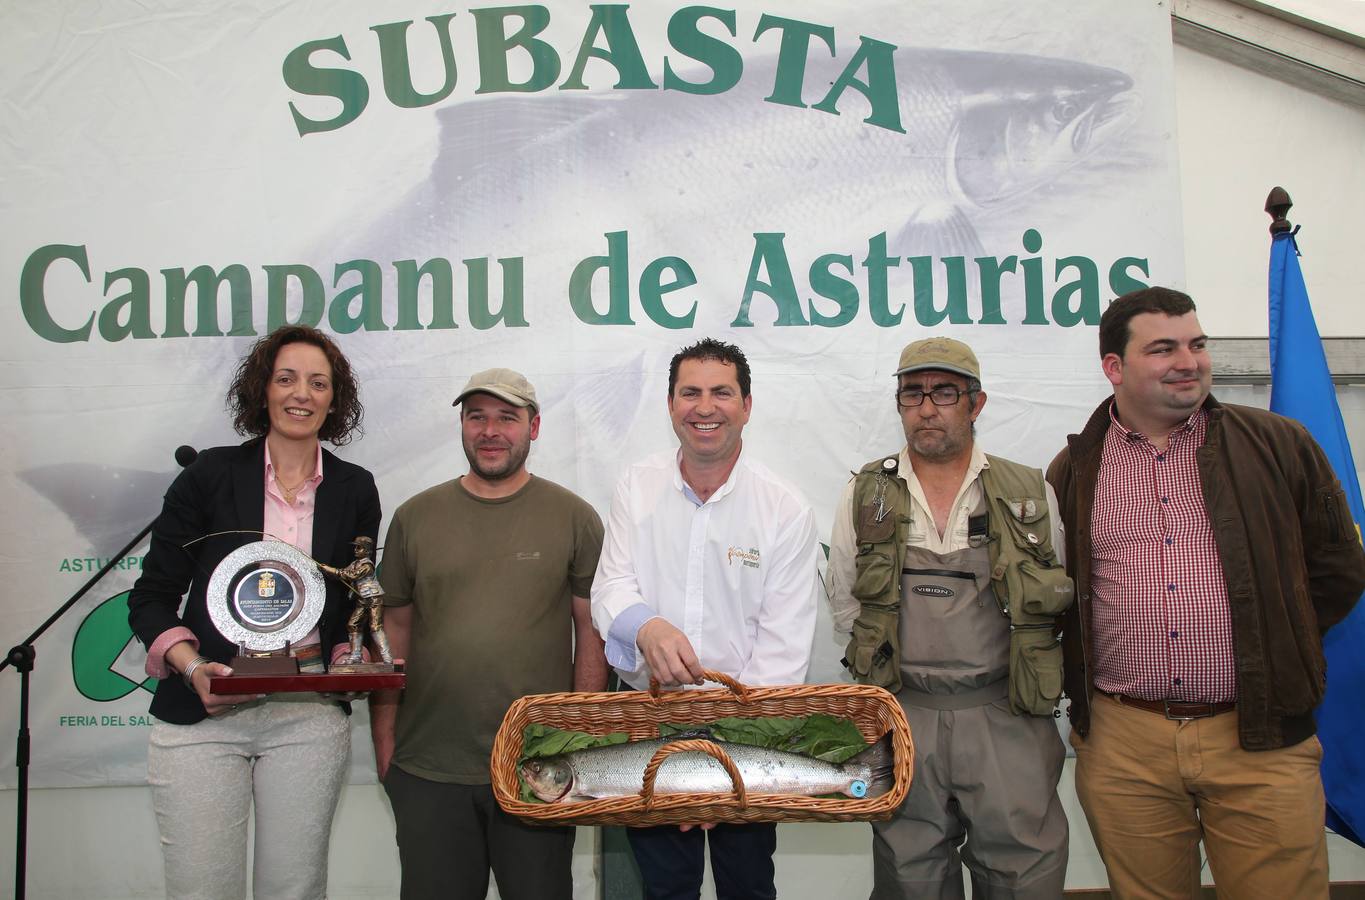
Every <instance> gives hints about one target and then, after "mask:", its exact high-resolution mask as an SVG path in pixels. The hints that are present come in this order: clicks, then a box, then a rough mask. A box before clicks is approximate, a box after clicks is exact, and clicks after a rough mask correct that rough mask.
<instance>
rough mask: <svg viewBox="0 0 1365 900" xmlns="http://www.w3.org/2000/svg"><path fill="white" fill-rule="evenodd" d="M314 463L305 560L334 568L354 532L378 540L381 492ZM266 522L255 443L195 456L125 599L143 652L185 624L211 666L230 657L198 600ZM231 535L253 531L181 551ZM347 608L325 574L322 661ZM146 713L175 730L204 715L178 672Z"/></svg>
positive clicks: (345, 471)
mask: <svg viewBox="0 0 1365 900" xmlns="http://www.w3.org/2000/svg"><path fill="white" fill-rule="evenodd" d="M322 459H323V463H322V483H321V484H319V485H318V490H317V498H316V501H315V507H314V512H313V557H314V558H315V559H318V560H321V561H322V562H325V563H327V564H329V565H332V566H337V567H341V566H344V565H346V564H347V563H349V562H350V561H351V560H352V559H354V558H355V555H354V551H353V550H352V547H351V541H353V540H354V539H355V538H356V537H357V536H359V535H367V536H369V537H370V538H372V539H374V538H377V537H378V533H379V520H380V510H379V492H378V491H377V490H376V489H375V486H374V476H372V475H371V474H370V473H369V472H368V471H367V470H365V469H362V468H361V467H360V466H357V465H354V464H353V463H348V462H345V461H343V460H341V459H338V458H337V457H336V456H334V455H332V454H331V453H330V452H328V451H327V450H323V451H322ZM264 521H265V441H264V440H263V439H261V438H257V439H255V440H252V441H248V442H246V443H245V444H242V445H240V446H237V447H214V448H212V449H210V450H205V451H203V452H202V453H200V454H199V456H198V458H196V459H195V461H194V462H193V463H192V464H191V465H190V466H189V467H188V468H186V469H185V470H184V471H183V472H181V473H180V475H179V477H177V478H176V479H175V481H174V482H173V483H172V484H171V486H170V489H169V490H167V491H166V497H165V503H164V504H163V506H162V507H161V515H159V516H158V517H157V520H156V522H155V524H154V525H153V526H152V543H151V547H150V548H149V549H148V551H147V557H146V559H145V560H144V561H143V566H142V575H141V577H139V578H138V580H137V583H136V584H134V585H133V590H132V592H131V593H130V594H129V595H128V622H129V624H130V625H132V627H133V633H134V634H136V635H137V637H138V639H139V640H140V641H142V643H143V644H144V645H146V646H151V644H152V642H153V641H155V640H156V639H157V637H158V636H159V635H160V634H161V633H162V632H164V631H166V630H168V629H170V628H174V627H176V626H178V625H183V626H185V627H186V628H188V629H189V630H190V631H192V632H194V634H195V636H196V637H198V638H199V652H200V653H201V654H202V655H203V656H205V657H207V658H208V659H210V660H213V661H214V662H221V663H226V662H228V661H230V660H231V659H232V657H233V656H235V655H236V653H237V647H236V645H234V644H233V643H231V642H230V641H228V640H227V639H226V638H224V637H223V636H222V635H221V634H219V633H218V629H216V628H214V627H213V622H212V620H210V619H209V613H208V606H207V605H206V604H205V601H204V594H205V591H206V589H207V587H208V582H209V577H210V576H211V575H212V574H213V569H214V567H215V566H217V565H218V563H219V562H220V561H222V559H223V557H225V556H227V555H228V554H229V553H231V552H232V551H233V550H236V549H237V548H238V547H241V546H242V545H244V544H249V543H251V542H253V541H258V540H261V535H260V534H259V532H260V530H261V528H262V526H263V524H264ZM233 529H244V530H253V531H256V532H258V533H257V534H224V535H219V536H217V537H211V538H208V539H206V540H202V541H199V542H198V543H196V544H194V545H193V546H191V547H190V548H189V549H188V550H184V549H181V548H182V546H183V545H184V544H186V543H188V542H189V541H192V540H194V539H195V538H199V537H203V536H204V535H206V534H211V533H213V532H218V531H230V530H233ZM186 589H188V590H189V595H188V597H187V598H186V595H185V592H186ZM182 598H183V599H184V600H185V602H184V607H183V609H182V607H181V600H182ZM353 608H354V602H353V601H352V599H351V598H350V596H349V592H348V591H347V590H346V588H345V586H344V585H342V584H341V583H340V582H338V581H337V580H336V579H335V578H330V577H329V578H328V579H327V602H326V604H325V605H324V607H323V612H322V619H321V620H320V621H319V623H318V632H319V635H320V636H321V638H322V651H323V658H324V659H330V658H331V652H332V647H333V645H335V644H337V643H340V642H343V641H345V640H346V619H347V618H348V617H349V616H350V614H351V610H352V609H353ZM151 712H152V715H154V716H156V717H157V718H158V719H162V720H164V721H167V722H174V723H176V724H180V725H190V724H193V723H195V722H198V721H199V720H201V719H203V718H204V716H205V715H207V714H206V713H205V712H204V705H203V704H202V703H201V702H200V701H199V697H198V696H197V695H196V694H195V693H194V692H193V691H191V690H190V689H189V688H187V687H185V684H184V682H182V681H181V679H180V678H179V677H178V676H176V675H172V676H170V677H167V678H163V679H161V681H160V683H159V684H158V685H157V689H156V695H155V696H154V697H153V698H152V706H151Z"/></svg>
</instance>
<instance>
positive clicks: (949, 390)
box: [896, 385, 974, 409]
mask: <svg viewBox="0 0 1365 900" xmlns="http://www.w3.org/2000/svg"><path fill="white" fill-rule="evenodd" d="M973 393H974V392H973V391H968V390H963V389H962V388H959V387H954V386H953V385H944V386H943V387H936V388H934V389H933V390H932V391H922V390H920V389H919V388H902V389H901V390H899V391H896V405H897V406H899V407H900V408H901V409H914V408H915V407H917V406H922V405H924V398H925V397H928V398H929V399H930V400H932V401H934V405H935V406H953V405H955V404H956V403H957V401H958V400H960V399H962V398H963V397H964V396H968V397H969V396H971V395H972V394H973Z"/></svg>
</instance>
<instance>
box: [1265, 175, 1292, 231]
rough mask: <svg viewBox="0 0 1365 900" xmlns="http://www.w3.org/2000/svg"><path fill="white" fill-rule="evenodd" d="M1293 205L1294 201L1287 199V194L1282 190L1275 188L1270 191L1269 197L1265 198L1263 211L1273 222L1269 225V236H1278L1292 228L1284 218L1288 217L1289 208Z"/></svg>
mask: <svg viewBox="0 0 1365 900" xmlns="http://www.w3.org/2000/svg"><path fill="white" fill-rule="evenodd" d="M1293 205H1294V201H1293V200H1290V199H1289V192H1288V191H1286V190H1285V189H1284V188H1282V187H1278V186H1277V187H1273V188H1271V189H1270V195H1269V196H1268V197H1266V198H1265V211H1266V212H1267V213H1268V214H1269V215H1270V218H1271V219H1273V220H1274V221H1273V222H1271V223H1270V233H1271V234H1280V233H1282V232H1285V231H1289V230H1291V229H1292V228H1293V227H1294V226H1293V225H1290V224H1289V220H1288V219H1287V218H1285V216H1287V215H1289V208H1290V207H1291V206H1293Z"/></svg>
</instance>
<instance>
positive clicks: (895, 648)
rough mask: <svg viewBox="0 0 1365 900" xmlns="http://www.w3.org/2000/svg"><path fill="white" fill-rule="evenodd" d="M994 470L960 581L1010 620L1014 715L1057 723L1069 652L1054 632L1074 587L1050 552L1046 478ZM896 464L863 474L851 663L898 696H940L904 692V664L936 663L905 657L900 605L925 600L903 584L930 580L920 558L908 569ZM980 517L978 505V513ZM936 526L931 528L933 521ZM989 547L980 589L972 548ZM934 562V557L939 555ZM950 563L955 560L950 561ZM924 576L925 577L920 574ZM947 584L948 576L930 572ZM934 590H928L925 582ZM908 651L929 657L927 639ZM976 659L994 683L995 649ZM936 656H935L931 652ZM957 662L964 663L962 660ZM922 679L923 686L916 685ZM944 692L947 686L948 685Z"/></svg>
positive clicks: (909, 514) (861, 678)
mask: <svg viewBox="0 0 1365 900" xmlns="http://www.w3.org/2000/svg"><path fill="white" fill-rule="evenodd" d="M987 459H988V460H989V461H990V465H989V466H987V467H986V468H984V469H982V470H981V476H980V477H981V487H982V493H983V495H984V499H983V504H982V505H983V507H984V516H985V521H984V523H983V522H982V521H981V516H980V515H979V514H978V515H973V516H972V517H971V518H970V519H969V523H970V524H969V540H970V542H971V544H972V547H971V548H969V550H967V551H961V553H962V554H964V558H963V559H962V560H961V562H962V563H963V565H962V566H961V568H960V570H959V569H958V568H956V567H955V568H954V571H957V573H958V574H960V575H968V574H969V573H970V575H971V577H972V578H973V581H974V582H976V590H977V592H978V596H981V597H984V596H986V595H987V594H990V595H993V597H994V600H995V604H996V608H997V610H998V614H999V615H1001V616H1004V617H1005V618H1006V619H1008V629H1007V632H1008V634H1009V647H1008V664H1007V667H1006V668H1007V671H1008V692H1009V700H1010V709H1011V710H1012V711H1013V712H1014V713H1015V714H1017V715H1022V714H1030V715H1036V716H1050V715H1052V713H1053V710H1055V709H1056V706H1057V701H1058V699H1059V698H1060V697H1061V694H1062V649H1061V645H1060V643H1059V642H1058V640H1057V637H1056V635H1055V634H1054V633H1053V632H1054V629H1055V623H1056V618H1057V616H1058V615H1059V614H1060V613H1062V612H1063V611H1065V610H1066V609H1067V608H1068V607H1070V606H1071V603H1072V601H1073V598H1074V588H1073V586H1072V583H1071V579H1070V578H1068V577H1067V575H1066V571H1065V570H1064V569H1063V568H1062V566H1061V564H1060V563H1059V562H1058V560H1057V554H1056V551H1055V550H1054V549H1053V547H1052V527H1051V518H1050V513H1049V510H1048V504H1047V493H1046V489H1045V488H1044V486H1043V475H1042V473H1041V472H1040V471H1039V470H1037V469H1034V468H1031V467H1029V466H1023V465H1020V464H1018V463H1013V462H1010V461H1009V460H1005V459H1000V458H998V457H994V456H988V457H987ZM898 466H899V459H898V457H896V456H889V457H885V458H882V459H877V460H873V461H872V462H870V463H868V464H867V465H865V466H863V468H862V469H861V470H860V471H859V472H858V474H857V475H856V476H855V478H854V488H853V522H854V535H855V539H856V541H857V556H856V557H855V560H854V565H855V573H856V574H855V578H854V582H853V596H854V597H855V598H856V599H857V600H858V603H859V606H860V609H859V611H858V618H857V619H856V620H855V621H854V623H853V637H852V640H850V641H849V645H848V650H847V652H846V654H845V657H844V665H846V666H847V667H848V668H849V669H850V670H851V671H852V673H853V675H854V677H855V678H856V679H857V680H858V682H859V683H861V684H873V685H877V686H878V687H884V688H886V689H887V690H889V691H892V692H893V693H895V692H899V691H901V689H902V688H903V687H909V689H910V690H912V691H914V692H916V693H920V692H923V691H926V690H928V691H930V692H934V691H935V689H936V688H937V687H939V685H936V684H935V683H934V682H933V681H932V680H928V681H921V683H918V684H912V685H906V684H905V681H904V677H903V676H904V673H905V671H906V664H907V663H908V664H910V665H911V666H912V667H914V668H922V664H923V663H925V662H932V660H921V659H914V658H913V657H908V658H905V659H903V658H902V650H903V647H902V635H903V634H909V633H911V632H912V631H913V628H914V625H915V623H914V622H913V618H912V620H911V621H910V622H907V628H906V629H904V630H903V629H902V622H901V607H902V604H904V603H913V602H915V601H916V600H917V599H928V598H927V597H925V598H921V597H918V595H914V596H911V597H909V598H907V597H905V596H903V594H904V593H905V591H903V590H902V588H903V586H906V587H908V589H909V591H910V592H911V593H912V594H913V592H914V589H915V586H916V584H918V583H919V582H918V581H917V579H918V578H919V577H920V575H922V574H923V567H922V565H921V563H922V562H924V561H926V560H921V559H919V556H920V554H919V553H916V554H915V556H916V559H915V560H914V562H915V563H916V565H912V566H909V567H908V568H910V569H912V570H913V571H911V572H906V571H905V570H906V569H907V558H906V557H907V553H906V541H907V537H908V535H909V532H910V526H911V523H912V521H913V515H914V507H913V504H912V502H911V498H910V490H909V487H908V486H907V485H906V483H905V481H904V480H903V479H901V478H900V477H899V475H898V472H897V469H898ZM981 511H982V510H981V509H980V508H979V509H978V511H977V512H978V513H980V512H981ZM927 524H928V525H929V526H930V527H932V525H933V523H932V522H930V523H927ZM983 546H984V548H985V551H986V559H987V563H988V574H989V581H990V587H989V591H985V585H983V584H980V583H979V582H980V574H979V573H977V572H974V571H973V570H974V569H975V568H977V567H976V566H974V565H972V564H971V559H970V557H972V556H976V557H977V558H978V559H979V554H972V553H971V549H978V550H979V549H980V548H982V547H983ZM930 556H933V555H932V554H931V555H930ZM948 556H949V557H951V556H954V554H949V555H948ZM916 573H919V574H916ZM930 574H931V575H932V576H933V577H935V578H936V579H937V581H938V583H940V584H941V583H943V577H941V575H942V573H930ZM923 587H924V589H925V591H927V592H929V593H933V586H932V585H931V584H928V583H926V584H924V585H923ZM912 640H913V646H910V647H906V648H904V649H905V650H907V651H909V652H910V653H911V654H916V655H918V654H923V653H926V652H931V651H930V649H929V647H928V644H927V642H925V641H922V640H919V639H912ZM982 651H984V653H981V654H978V657H979V658H978V659H977V660H976V661H975V662H976V663H977V664H979V665H980V666H981V667H982V669H983V671H982V672H981V673H980V677H981V678H985V677H989V671H988V670H989V669H990V668H991V666H990V662H989V657H990V656H991V655H992V654H991V652H990V649H989V648H988V647H983V648H982ZM933 652H938V651H933ZM958 662H961V660H959V661H958ZM916 680H920V679H916ZM942 686H943V687H947V685H946V684H944V685H942Z"/></svg>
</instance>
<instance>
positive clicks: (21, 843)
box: [0, 446, 198, 900]
mask: <svg viewBox="0 0 1365 900" xmlns="http://www.w3.org/2000/svg"><path fill="white" fill-rule="evenodd" d="M197 455H198V454H197V453H196V452H195V450H194V449H193V448H192V447H183V446H182V447H178V448H177V449H176V451H175V461H176V462H177V463H179V464H180V465H181V466H188V465H189V464H190V463H192V462H194V458H195V456H197ZM154 524H156V520H155V519H153V520H152V521H151V522H148V523H147V525H146V527H145V528H143V529H142V530H141V531H139V532H138V533H137V537H135V538H133V539H132V540H131V541H129V542H128V543H127V545H125V546H124V548H123V549H122V550H120V551H119V552H118V553H116V554H114V555H113V556H111V557H110V558H109V561H108V562H107V563H105V564H104V566H103V567H102V568H101V569H100V570H99V571H98V572H96V573H95V574H94V575H92V576H91V577H90V580H89V581H87V582H86V583H85V584H84V585H82V586H81V589H80V590H78V591H76V593H74V594H72V595H71V599H69V600H67V601H66V602H65V603H63V604H62V605H61V606H60V607H58V609H57V611H56V612H54V613H53V614H52V615H50V616H48V617H47V621H46V622H44V623H43V624H41V625H39V626H38V627H37V629H35V630H34V632H33V633H32V634H30V635H29V636H28V637H27V638H25V639H24V642H23V643H21V644H17V645H15V646H13V647H11V648H10V651H9V653H8V655H6V657H5V659H4V660H3V661H0V672H3V671H4V670H5V668H6V667H7V666H13V667H14V668H15V670H16V671H17V672H18V673H19V737H18V739H17V741H16V743H15V752H14V764H15V765H16V766H18V768H19V792H18V793H19V796H18V798H17V803H16V804H15V807H16V809H15V815H14V900H24V888H25V884H26V881H27V873H26V871H25V870H26V868H27V866H26V863H27V859H28V763H29V730H28V697H29V674H30V673H31V672H32V671H33V664H34V660H35V659H36V658H37V656H38V651H37V650H36V649H35V648H34V646H33V642H34V641H36V640H38V638H40V637H42V635H43V632H45V631H47V630H48V629H49V628H51V627H52V625H53V623H55V622H56V621H57V620H58V619H60V618H61V617H62V616H63V615H65V614H66V611H67V610H69V609H70V608H71V607H73V606H75V605H76V604H77V603H78V602H79V601H80V599H81V598H82V597H84V596H85V594H86V592H87V591H89V590H90V589H91V588H92V587H94V586H95V585H96V584H97V583H98V582H99V581H100V579H102V578H104V576H105V575H108V574H109V572H110V570H111V569H113V568H114V566H116V565H118V562H119V560H121V559H123V558H124V557H125V556H127V555H128V554H129V553H131V552H133V550H134V549H135V548H136V547H137V546H138V544H141V543H142V541H143V540H144V539H145V538H146V537H147V535H148V534H150V533H151V530H152V526H153V525H154Z"/></svg>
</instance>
